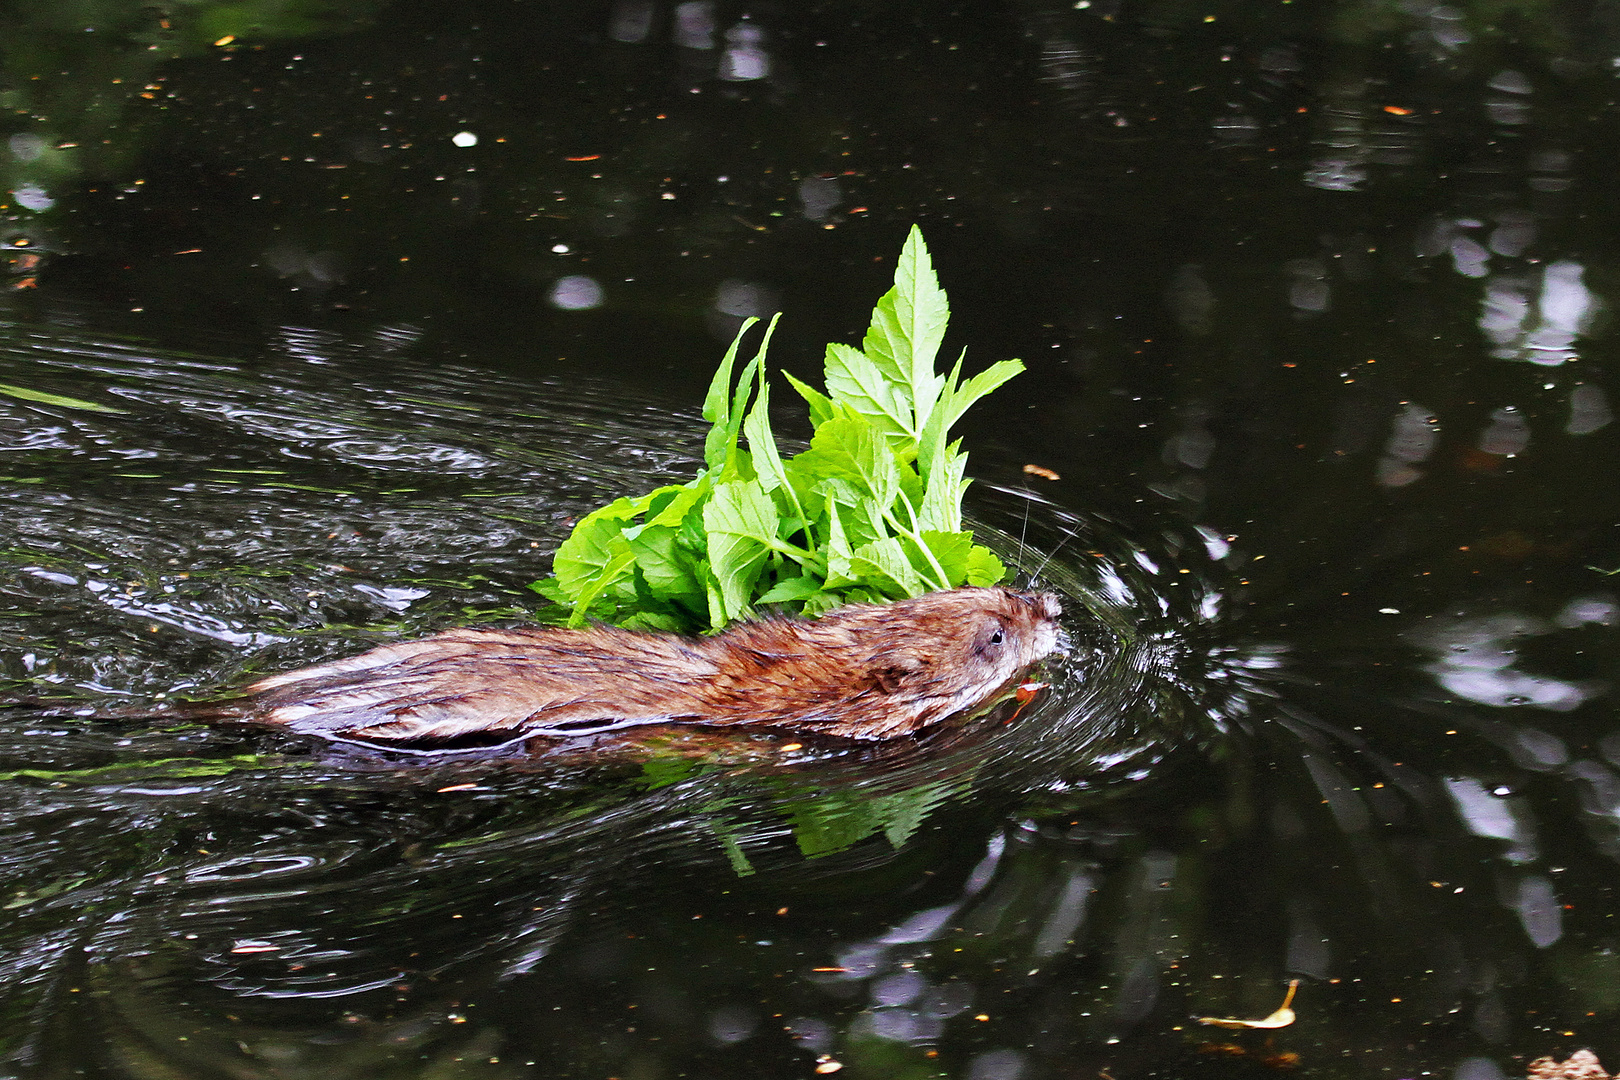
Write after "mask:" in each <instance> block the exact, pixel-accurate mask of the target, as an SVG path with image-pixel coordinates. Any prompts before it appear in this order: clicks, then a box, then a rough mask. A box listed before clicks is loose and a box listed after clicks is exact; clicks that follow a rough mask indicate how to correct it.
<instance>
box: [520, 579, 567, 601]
mask: <svg viewBox="0 0 1620 1080" xmlns="http://www.w3.org/2000/svg"><path fill="white" fill-rule="evenodd" d="M529 588H531V589H533V590H534V591H535V592H537V593H539V594H540V595H541V596H543V597H545V598H546V599H547V600H550V601H551V602H552V603H553V604H561V605H563V606H565V607H566V606H568V605H570V604H572V603H573V602H574V601H573V599H572V598H571V597H570V596H569V595H568V593H566V592H565V591H563V587H562V582H560V581H558V580H557V579H556V578H554V577H548V578H541V579H540V580H539V581H531V582H529Z"/></svg>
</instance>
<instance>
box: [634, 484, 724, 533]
mask: <svg viewBox="0 0 1620 1080" xmlns="http://www.w3.org/2000/svg"><path fill="white" fill-rule="evenodd" d="M709 475H710V474H708V473H704V474H703V475H702V476H700V477H698V479H696V480H694V481H692V482H691V483H689V484H685V485H683V486H681V487H679V488H677V489H675V495H674V497H673V498H671V499H669V500H668V501H667V502H665V503H664V504H663V506H662V507H661V508H660V509H658V511H657V512H656V513H654V514H653V516H652V517H650V518H648V519H647V528H649V529H652V528H658V527H660V526H665V525H667V526H671V527H678V526H679V525H680V524H681V523H682V522H683V521H685V520H686V518H687V516H688V515H689V514H691V513H692V511H693V509H694V508H695V507H696V506H697V504H698V503H699V502H701V501H702V500H703V499H704V497H706V496H707V495H708V494H709V491H710V489H711V488H712V487H713V486H714V485H713V482H712V481H711V480H710V479H709ZM648 510H649V511H651V510H652V507H651V506H649V507H648Z"/></svg>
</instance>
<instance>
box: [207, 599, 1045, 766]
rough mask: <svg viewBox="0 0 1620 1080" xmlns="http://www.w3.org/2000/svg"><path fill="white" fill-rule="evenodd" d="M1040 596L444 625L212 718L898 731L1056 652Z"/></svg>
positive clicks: (445, 733) (443, 726)
mask: <svg viewBox="0 0 1620 1080" xmlns="http://www.w3.org/2000/svg"><path fill="white" fill-rule="evenodd" d="M1059 614H1061V608H1060V607H1059V604H1058V601H1057V598H1056V597H1054V596H1052V595H1051V594H1049V593H1024V592H1017V591H1014V590H1012V589H1004V588H965V589H951V590H948V591H944V592H936V593H930V594H928V595H926V596H921V597H917V598H916V599H912V600H901V601H898V602H895V603H892V604H852V605H850V606H848V607H844V608H839V609H837V610H835V611H833V612H830V613H829V614H827V615H824V616H823V617H821V618H820V619H815V620H809V619H790V618H766V619H761V620H758V621H755V622H748V623H743V624H741V625H739V626H736V627H734V628H732V629H730V630H727V631H726V632H725V633H722V634H719V635H716V636H714V637H707V638H688V637H681V636H678V635H674V634H654V633H640V632H636V631H630V630H618V629H613V628H609V627H593V628H591V629H585V630H565V629H558V628H534V629H518V630H491V629H460V630H447V631H445V632H444V633H441V634H437V635H435V636H433V637H430V638H424V639H422V640H420V641H411V642H404V643H401V644H398V645H385V646H382V647H380V648H376V649H372V650H371V651H370V652H367V653H362V654H361V655H359V656H356V657H352V658H350V659H346V660H337V661H334V662H332V663H328V664H317V665H316V666H314V667H307V668H301V669H299V670H296V671H289V672H285V673H282V674H279V675H271V676H269V677H267V678H263V679H260V680H258V681H257V682H255V683H252V684H251V685H249V686H248V687H247V688H246V689H245V691H244V694H243V696H242V697H241V698H239V699H237V700H235V701H232V702H227V703H225V704H224V707H223V709H222V712H223V714H224V715H229V716H232V717H234V718H237V719H243V720H248V721H254V722H260V723H267V724H273V725H278V726H281V727H285V728H289V729H291V730H293V731H297V732H302V733H305V734H309V735H318V736H322V737H325V738H329V739H344V740H360V741H365V742H373V743H383V744H411V743H425V744H429V745H432V744H453V743H455V742H457V741H458V740H467V739H468V738H471V737H477V738H480V739H483V740H486V741H487V740H489V739H490V738H491V737H496V738H500V739H501V740H502V741H504V740H505V738H510V739H518V738H525V737H528V736H536V735H538V736H568V735H586V734H594V733H597V732H603V731H611V730H615V729H618V728H624V727H630V726H635V725H642V724H662V723H692V724H704V725H715V726H727V725H753V726H764V727H775V728H788V729H796V730H804V731H817V732H823V733H826V734H830V735H838V736H843V737H846V738H856V739H884V738H890V737H893V736H897V735H905V734H910V733H912V732H915V731H918V730H920V729H922V728H925V727H927V726H929V725H930V724H934V723H936V722H938V721H940V720H943V719H945V718H946V717H948V716H951V715H953V714H955V713H960V712H963V711H965V710H968V709H971V708H973V707H975V706H977V705H981V704H984V703H986V702H988V701H990V700H991V699H992V698H993V697H994V696H995V695H996V694H997V692H998V691H1001V690H1003V689H1005V688H1006V687H1007V686H1008V685H1009V684H1010V683H1011V682H1012V681H1013V679H1014V678H1015V677H1016V676H1017V675H1018V674H1019V673H1020V672H1022V671H1024V670H1025V669H1026V668H1028V667H1029V666H1030V665H1031V664H1034V663H1035V662H1036V661H1038V660H1041V659H1042V658H1044V657H1046V656H1047V655H1049V654H1050V653H1051V652H1052V651H1053V649H1054V648H1055V647H1056V645H1057V635H1058V624H1057V619H1058V616H1059Z"/></svg>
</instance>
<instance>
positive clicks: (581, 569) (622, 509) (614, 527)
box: [551, 499, 636, 603]
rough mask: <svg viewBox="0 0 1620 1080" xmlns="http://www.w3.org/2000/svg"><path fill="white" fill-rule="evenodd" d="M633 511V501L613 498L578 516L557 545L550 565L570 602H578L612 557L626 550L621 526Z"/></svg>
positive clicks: (634, 512) (632, 515) (634, 508)
mask: <svg viewBox="0 0 1620 1080" xmlns="http://www.w3.org/2000/svg"><path fill="white" fill-rule="evenodd" d="M635 514H636V507H635V504H634V503H633V502H631V501H630V500H629V499H615V500H614V501H613V502H611V503H609V504H608V505H607V506H604V507H602V508H601V509H600V510H596V511H593V512H592V513H590V514H587V515H586V516H585V517H584V518H583V519H581V520H580V522H579V524H578V525H575V526H574V531H573V532H572V533H570V534H569V536H568V539H566V540H564V541H563V542H562V544H561V545H560V546H559V547H558V548H557V554H556V556H555V557H554V558H553V559H552V563H551V569H552V573H554V574H555V575H556V576H557V582H558V584H559V585H560V587H561V588H562V590H563V592H564V593H565V594H566V595H567V596H568V599H569V601H570V602H573V603H577V602H578V600H579V597H580V596H581V594H582V593H583V592H584V591H585V590H586V589H588V588H590V587H591V585H592V584H593V583H594V582H596V581H597V579H598V578H600V577H601V576H602V575H603V574H604V573H605V572H606V569H607V567H608V566H609V565H610V564H611V563H612V562H613V560H614V559H615V558H616V557H618V556H619V555H622V554H624V553H625V552H626V551H627V550H628V549H627V547H626V546H625V541H624V534H623V530H624V526H625V524H626V522H628V521H631V520H632V519H633V518H634V517H635ZM597 591H598V592H599V591H600V589H598V590H597Z"/></svg>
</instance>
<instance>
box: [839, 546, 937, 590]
mask: <svg viewBox="0 0 1620 1080" xmlns="http://www.w3.org/2000/svg"><path fill="white" fill-rule="evenodd" d="M850 564H851V565H852V566H853V567H854V569H855V572H856V573H857V574H858V575H859V576H860V577H861V578H863V579H864V580H866V581H868V582H870V583H871V584H873V585H875V586H876V587H877V588H878V589H879V590H881V591H882V592H884V593H887V594H889V595H890V596H895V597H904V596H921V595H922V594H923V593H925V592H928V591H929V589H928V586H927V585H926V584H924V582H923V579H922V577H921V575H919V574H918V573H917V570H916V568H915V567H914V566H912V564H911V560H910V559H909V558H907V557H906V549H905V547H904V546H903V545H902V544H901V543H900V541H899V540H897V539H895V538H894V537H892V536H891V537H889V538H888V539H886V540H876V541H873V542H872V543H870V544H862V545H861V546H860V547H858V548H856V549H855V554H854V556H853V557H852V558H851V560H850Z"/></svg>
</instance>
